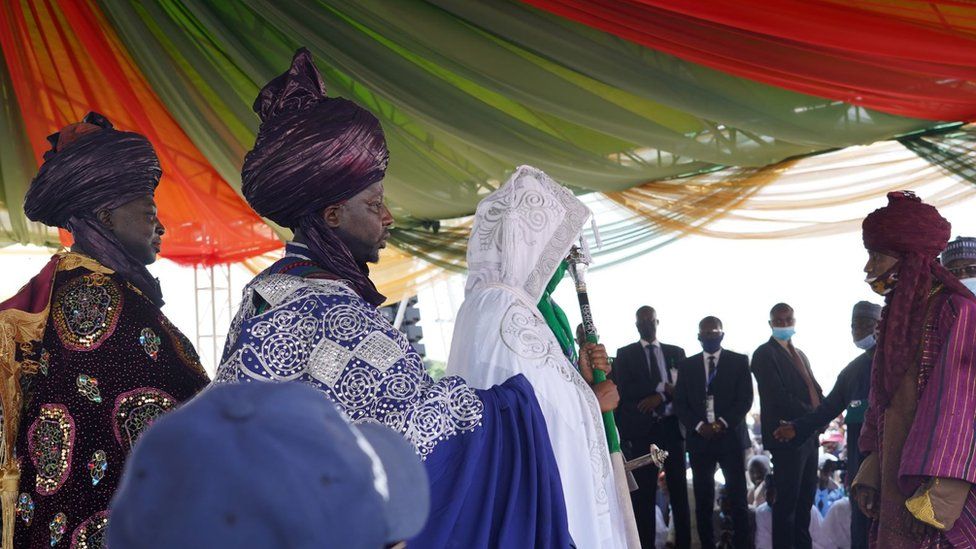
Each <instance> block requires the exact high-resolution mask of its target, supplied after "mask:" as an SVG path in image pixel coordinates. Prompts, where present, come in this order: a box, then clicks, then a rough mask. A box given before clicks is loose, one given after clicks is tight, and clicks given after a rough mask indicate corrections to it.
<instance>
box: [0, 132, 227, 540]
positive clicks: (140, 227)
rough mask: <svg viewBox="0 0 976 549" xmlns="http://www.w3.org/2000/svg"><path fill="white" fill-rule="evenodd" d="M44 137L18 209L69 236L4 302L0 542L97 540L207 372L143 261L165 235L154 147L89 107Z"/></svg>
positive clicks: (0, 321) (0, 320)
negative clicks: (146, 448)
mask: <svg viewBox="0 0 976 549" xmlns="http://www.w3.org/2000/svg"><path fill="white" fill-rule="evenodd" d="M49 140H50V141H51V145H52V150H51V151H50V152H48V153H47V154H45V162H44V164H43V165H42V166H41V168H40V171H39V172H38V174H37V176H36V177H35V178H34V180H33V181H32V182H31V186H30V189H29V190H28V192H27V196H26V199H25V204H24V209H25V212H26V214H27V216H28V217H29V218H30V219H32V220H34V221H40V222H43V223H45V224H47V225H50V226H57V227H61V228H64V229H67V230H69V231H71V233H72V236H73V238H74V245H73V246H72V248H71V251H63V252H59V253H57V254H55V255H54V257H52V258H51V261H50V262H48V264H47V265H46V266H45V267H44V268H43V269H42V270H41V272H40V273H39V274H38V275H37V276H35V277H34V278H33V279H32V280H31V281H30V282H29V283H28V284H27V285H26V286H25V287H24V288H23V289H22V290H21V291H20V292H19V293H18V294H17V295H15V296H14V297H12V298H10V299H9V300H7V301H5V302H4V303H2V304H0V380H2V385H0V401H2V404H3V412H4V414H3V444H4V448H3V454H2V470H3V493H2V497H3V548H4V549H10V548H12V547H14V546H16V547H18V548H26V547H31V548H41V547H47V548H50V547H72V548H75V547H79V548H81V547H85V548H91V547H104V535H105V526H106V524H107V521H108V511H107V510H108V508H109V502H110V500H111V498H112V496H113V494H114V492H115V489H116V486H117V484H118V482H119V479H120V478H121V475H122V468H123V465H124V462H125V459H126V457H127V456H128V454H129V451H130V450H131V448H132V445H133V443H134V442H135V441H136V439H137V438H138V437H139V435H140V434H141V433H142V432H143V431H144V430H145V429H146V427H148V426H149V425H150V424H151V423H152V421H153V420H154V419H155V418H156V417H158V416H159V415H160V414H162V413H165V412H167V411H169V410H170V409H172V408H174V407H175V406H176V405H177V404H178V403H180V402H182V401H184V400H186V399H189V398H190V397H192V396H193V395H194V394H195V393H196V392H197V391H199V390H200V389H202V388H203V387H205V386H206V384H207V382H208V379H207V376H206V373H204V371H203V369H202V368H201V366H200V363H199V360H198V357H197V355H196V352H195V351H194V349H193V347H192V345H191V344H190V342H189V341H188V340H187V339H186V337H185V336H183V334H182V333H180V331H179V330H178V329H177V328H176V327H175V326H173V325H172V324H171V323H170V322H169V321H168V320H167V319H166V316H165V315H163V313H162V311H161V310H160V307H161V305H162V303H163V302H162V293H161V291H160V288H159V284H158V282H157V281H156V279H154V278H153V277H152V276H151V275H150V274H149V272H148V270H146V265H148V264H149V263H152V262H153V261H155V258H156V254H157V253H158V252H159V245H160V242H161V237H162V235H163V232H164V229H163V226H162V224H161V223H160V221H159V219H158V218H157V217H156V206H155V202H154V200H153V195H154V193H155V188H156V186H157V184H158V183H159V178H160V176H161V170H160V168H159V161H158V159H157V157H156V154H155V152H154V151H153V148H152V145H151V144H150V143H149V142H148V141H147V140H146V139H145V138H144V137H143V136H141V135H138V134H135V133H130V132H121V131H117V130H115V129H113V127H112V125H111V123H110V122H109V121H108V120H106V119H105V118H104V117H103V116H101V115H99V114H97V113H89V114H88V116H86V117H85V119H84V121H83V122H81V123H78V124H72V125H70V126H67V127H66V128H64V129H63V130H62V131H61V132H59V133H56V134H54V135H52V136H51V137H50V138H49ZM18 485H19V486H18ZM15 490H16V491H15Z"/></svg>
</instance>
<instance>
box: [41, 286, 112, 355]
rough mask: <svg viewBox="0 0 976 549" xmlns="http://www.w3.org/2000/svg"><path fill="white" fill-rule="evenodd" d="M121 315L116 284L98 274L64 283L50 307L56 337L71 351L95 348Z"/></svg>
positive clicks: (104, 338)
mask: <svg viewBox="0 0 976 549" xmlns="http://www.w3.org/2000/svg"><path fill="white" fill-rule="evenodd" d="M121 312H122V291H121V289H120V288H119V285H118V284H116V283H115V281H114V280H112V278H111V277H108V276H105V275H103V274H99V273H92V274H88V275H85V276H79V277H77V278H75V279H73V280H71V281H69V282H68V283H66V284H65V285H64V286H62V287H61V288H60V289H59V290H58V292H57V295H56V296H55V298H54V304H53V306H52V307H51V317H52V319H53V321H54V327H55V329H56V330H57V333H58V337H60V338H61V342H62V343H64V345H65V347H67V348H69V349H72V350H75V351H90V350H92V349H97V348H98V346H99V345H101V344H102V342H104V341H105V340H106V339H107V338H108V337H109V336H110V335H112V333H113V332H114V331H115V326H116V324H117V323H118V320H119V316H120V313H121Z"/></svg>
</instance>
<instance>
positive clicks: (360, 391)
mask: <svg viewBox="0 0 976 549" xmlns="http://www.w3.org/2000/svg"><path fill="white" fill-rule="evenodd" d="M378 385H379V383H378V381H377V379H376V376H375V375H374V374H373V372H372V370H370V367H369V366H363V365H358V366H353V367H352V368H349V369H348V370H347V371H346V373H345V374H344V375H343V376H342V377H341V378H340V379H339V383H338V386H337V387H336V390H335V395H336V398H337V399H338V400H339V402H341V403H342V404H344V405H346V406H348V407H349V408H350V409H352V410H356V409H358V408H364V407H366V406H369V405H370V404H372V402H373V401H374V400H375V399H376V391H377V389H378V388H379V387H378Z"/></svg>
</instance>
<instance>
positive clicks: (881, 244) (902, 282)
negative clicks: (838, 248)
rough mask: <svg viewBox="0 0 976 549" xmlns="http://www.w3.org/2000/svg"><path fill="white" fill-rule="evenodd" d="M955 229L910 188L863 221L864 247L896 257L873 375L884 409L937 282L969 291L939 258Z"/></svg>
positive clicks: (914, 347) (913, 348)
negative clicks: (891, 289)
mask: <svg viewBox="0 0 976 549" xmlns="http://www.w3.org/2000/svg"><path fill="white" fill-rule="evenodd" d="M951 228H952V227H951V225H950V224H949V222H948V221H946V219H945V218H944V217H942V216H941V215H939V212H938V210H936V209H935V208H934V207H932V206H930V205H928V204H925V203H923V202H922V201H921V199H919V198H918V197H917V196H915V194H914V193H912V192H910V191H899V192H893V193H888V205H887V206H885V207H884V208H880V209H877V210H875V211H874V212H872V213H871V214H870V215H868V216H867V217H866V218H865V219H864V224H863V226H862V229H863V236H864V247H865V248H867V249H868V250H870V251H874V252H881V253H884V254H887V255H891V256H893V257H897V258H898V263H897V265H895V267H894V268H895V269H897V270H898V271H897V274H898V278H897V283H896V285H895V288H894V290H893V291H892V292H891V293H889V294H888V295H887V296H885V310H884V314H883V317H882V320H881V325H880V328H879V331H880V334H881V337H880V340H879V342H878V350H877V351H876V352H875V355H874V367H873V368H872V374H871V376H872V379H871V392H872V398H873V399H874V402H876V403H877V404H879V405H881V406H882V407H884V406H887V404H888V402H890V399H891V395H893V394H894V392H895V389H897V387H898V384H899V383H900V382H901V378H902V376H904V374H905V371H906V370H907V369H908V365H909V364H910V363H911V362H912V361H913V360H916V354H917V351H918V346H919V344H920V343H921V339H922V330H923V329H924V327H925V326H924V324H925V315H926V307H927V305H928V300H929V295H930V293H931V291H932V288H933V284H937V283H941V284H942V285H943V286H944V287H945V289H946V291H950V292H954V293H960V294H963V295H966V287H965V286H963V285H962V283H960V282H959V281H958V280H957V279H956V277H954V276H952V274H951V273H949V271H947V270H946V269H945V267H943V266H942V265H941V264H940V263H939V262H938V259H937V258H938V255H939V253H941V252H942V250H943V249H945V247H946V244H947V243H948V242H949V233H950V231H951Z"/></svg>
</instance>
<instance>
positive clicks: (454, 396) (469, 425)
mask: <svg viewBox="0 0 976 549" xmlns="http://www.w3.org/2000/svg"><path fill="white" fill-rule="evenodd" d="M447 401H448V406H447V410H448V412H450V414H451V418H452V419H453V420H454V424H455V425H454V426H455V428H457V429H460V430H467V429H473V428H474V427H475V426H477V425H478V424H480V423H481V417H482V415H484V411H485V403H484V402H482V401H481V399H480V398H478V394H477V393H475V392H474V389H472V388H471V387H469V386H467V385H464V384H461V383H459V384H458V385H456V386H454V387H452V388H451V389H450V392H448V394H447Z"/></svg>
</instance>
